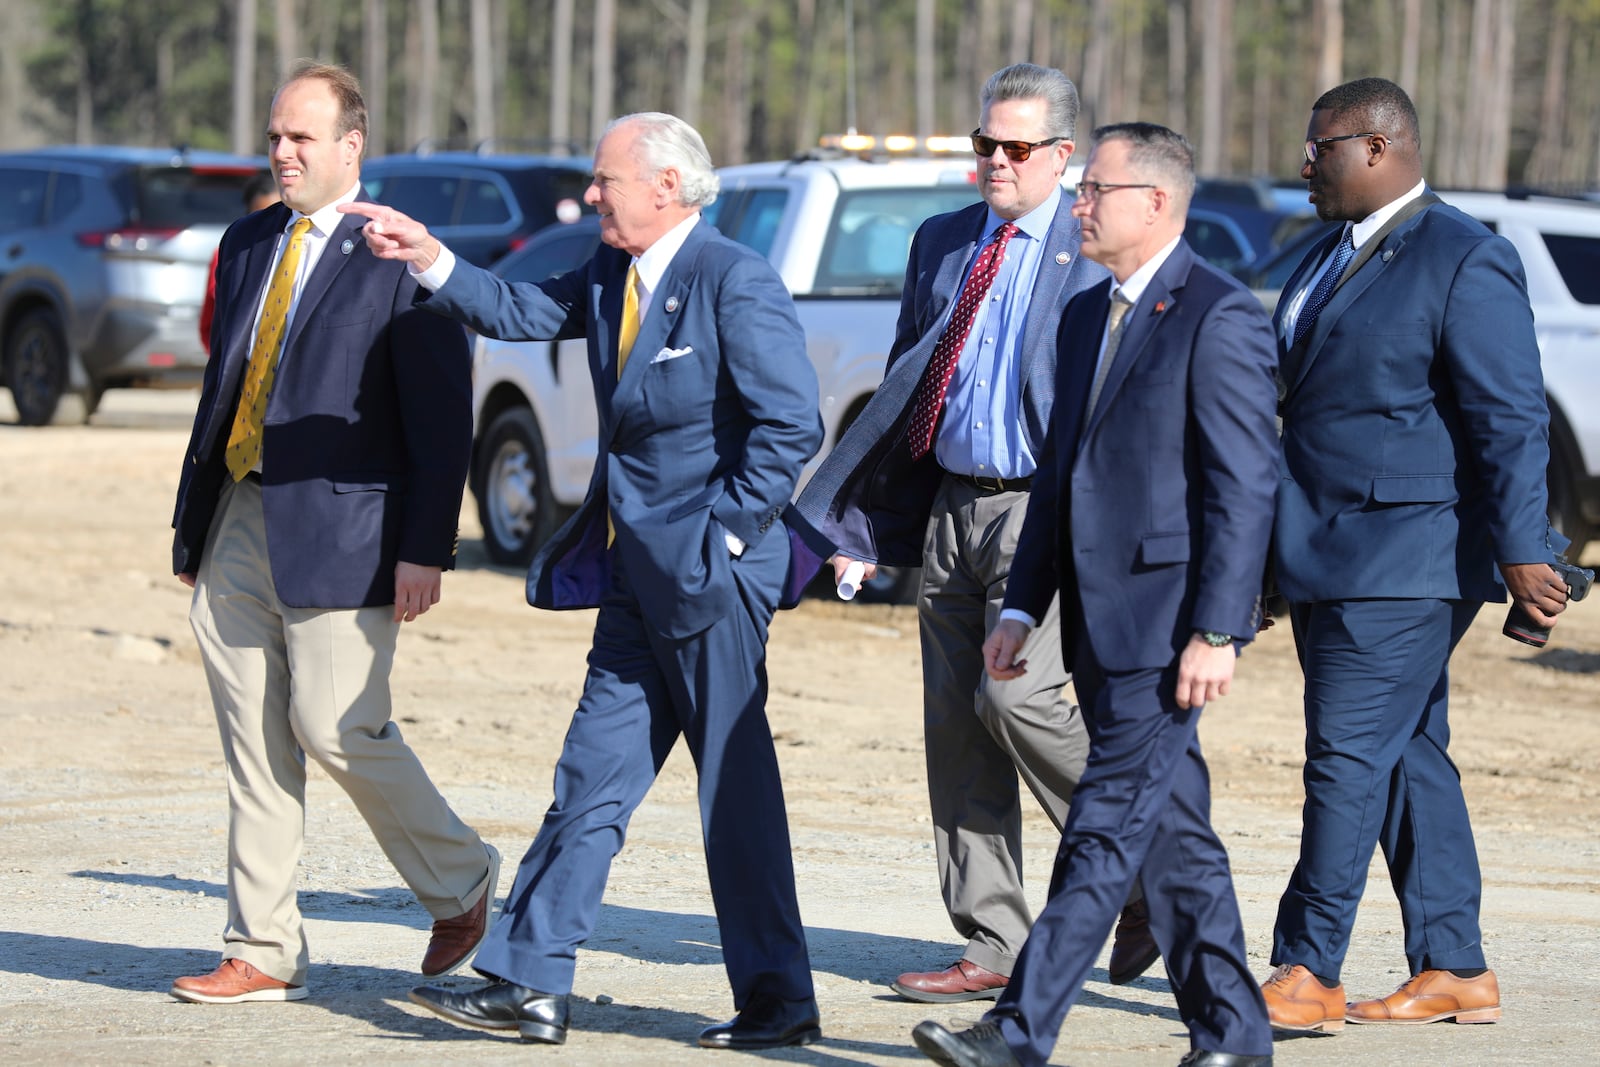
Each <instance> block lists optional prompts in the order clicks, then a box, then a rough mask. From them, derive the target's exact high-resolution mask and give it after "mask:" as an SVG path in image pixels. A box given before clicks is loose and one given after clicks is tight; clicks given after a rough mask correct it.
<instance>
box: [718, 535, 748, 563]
mask: <svg viewBox="0 0 1600 1067" xmlns="http://www.w3.org/2000/svg"><path fill="white" fill-rule="evenodd" d="M722 540H723V541H724V542H725V543H726V544H727V546H728V552H729V554H731V555H733V556H735V557H738V556H742V555H744V550H745V543H744V541H743V540H742V539H741V538H739V537H736V536H735V535H733V534H731V533H724V534H723V535H722Z"/></svg>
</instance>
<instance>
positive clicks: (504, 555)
mask: <svg viewBox="0 0 1600 1067" xmlns="http://www.w3.org/2000/svg"><path fill="white" fill-rule="evenodd" d="M472 485H473V495H474V496H475V497H476V498H477V501H478V521H479V522H480V523H482V524H483V544H484V548H485V549H486V550H487V551H488V553H489V558H490V559H491V560H493V561H494V562H496V563H500V564H504V565H507V566H520V567H525V566H527V565H528V563H529V561H530V560H532V559H533V557H534V554H535V553H536V552H538V551H539V549H540V547H541V546H543V544H544V543H545V541H547V540H549V538H550V535H551V534H553V533H554V532H555V530H556V525H557V521H558V518H559V516H558V515H557V513H556V503H555V497H554V496H553V495H552V494H551V491H550V470H549V467H548V465H547V462H546V459H545V451H544V436H543V435H542V434H540V432H539V422H538V420H537V419H535V418H534V417H533V412H532V411H531V410H530V409H528V408H525V407H514V408H508V409H506V410H505V411H502V412H501V413H500V414H498V415H496V416H495V417H494V419H493V420H492V421H490V423H489V428H488V430H487V431H485V433H484V435H483V441H482V443H481V444H480V445H479V446H478V454H477V462H476V463H475V464H474V471H473V479H472Z"/></svg>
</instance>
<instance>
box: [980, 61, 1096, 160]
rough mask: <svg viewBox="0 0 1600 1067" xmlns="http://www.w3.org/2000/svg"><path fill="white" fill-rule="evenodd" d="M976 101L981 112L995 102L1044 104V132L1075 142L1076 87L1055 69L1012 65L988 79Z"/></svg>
mask: <svg viewBox="0 0 1600 1067" xmlns="http://www.w3.org/2000/svg"><path fill="white" fill-rule="evenodd" d="M978 100H979V103H980V104H981V105H982V106H983V108H984V110H988V107H989V105H990V104H992V103H994V102H995V101H997V100H1043V101H1044V105H1045V112H1044V121H1045V132H1046V133H1048V134H1049V135H1050V136H1052V137H1065V138H1066V139H1067V140H1069V141H1071V140H1076V139H1077V136H1078V87H1077V86H1076V85H1073V84H1072V79H1071V78H1069V77H1067V76H1066V75H1065V74H1063V73H1061V72H1060V71H1059V70H1056V69H1055V68H1054V67H1041V66H1039V65H1037V64H1035V63H1013V64H1011V66H1009V67H1005V68H1002V69H1001V70H997V71H995V72H994V73H993V74H991V75H989V80H988V81H986V82H984V83H983V92H982V93H981V94H979V97H978Z"/></svg>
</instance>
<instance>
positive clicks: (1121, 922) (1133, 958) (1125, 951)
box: [1106, 899, 1161, 985]
mask: <svg viewBox="0 0 1600 1067" xmlns="http://www.w3.org/2000/svg"><path fill="white" fill-rule="evenodd" d="M1160 958H1161V950H1160V949H1159V948H1157V947H1156V939H1155V938H1154V937H1153V936H1152V935H1151V933H1150V909H1149V908H1148V907H1146V906H1145V902H1144V901H1143V900H1142V899H1141V900H1136V901H1134V902H1133V903H1131V904H1129V905H1128V906H1126V907H1125V908H1123V909H1122V915H1121V917H1119V918H1118V919H1117V932H1116V934H1114V935H1113V936H1112V938H1111V959H1110V961H1109V962H1108V963H1107V964H1106V972H1107V975H1108V977H1110V979H1111V984H1112V985H1127V984H1128V983H1129V982H1131V981H1133V980H1134V979H1135V978H1137V977H1139V976H1140V975H1141V974H1143V973H1144V972H1146V971H1148V970H1149V969H1150V967H1151V966H1152V965H1153V964H1154V963H1155V962H1156V960H1159V959H1160Z"/></svg>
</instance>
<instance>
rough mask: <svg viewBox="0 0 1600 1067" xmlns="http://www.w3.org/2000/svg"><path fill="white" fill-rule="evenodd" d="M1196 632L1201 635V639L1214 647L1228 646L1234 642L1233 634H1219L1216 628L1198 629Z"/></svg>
mask: <svg viewBox="0 0 1600 1067" xmlns="http://www.w3.org/2000/svg"><path fill="white" fill-rule="evenodd" d="M1195 633H1197V634H1199V635H1200V640H1202V641H1204V642H1205V643H1206V644H1208V645H1210V646H1211V647H1212V648H1226V647H1228V646H1229V645H1231V644H1233V635H1232V634H1219V633H1217V631H1215V630H1196V631H1195Z"/></svg>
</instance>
